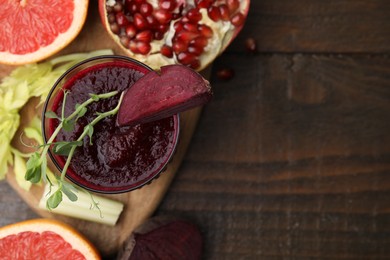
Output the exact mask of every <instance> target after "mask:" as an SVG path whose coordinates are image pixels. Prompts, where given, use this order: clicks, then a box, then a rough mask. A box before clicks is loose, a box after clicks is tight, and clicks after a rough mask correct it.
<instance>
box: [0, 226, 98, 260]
mask: <svg viewBox="0 0 390 260" xmlns="http://www.w3.org/2000/svg"><path fill="white" fill-rule="evenodd" d="M0 256H1V257H4V258H1V259H75V260H78V259H100V256H99V254H98V251H97V250H96V248H95V247H94V246H93V245H92V244H91V243H90V242H89V241H88V240H87V239H86V238H85V237H83V236H82V235H81V234H80V233H79V232H78V231H76V230H75V229H74V228H72V227H71V226H68V225H67V224H64V223H62V222H59V221H56V220H50V219H43V218H42V219H33V220H27V221H22V222H19V223H15V224H11V225H8V226H4V227H1V228H0Z"/></svg>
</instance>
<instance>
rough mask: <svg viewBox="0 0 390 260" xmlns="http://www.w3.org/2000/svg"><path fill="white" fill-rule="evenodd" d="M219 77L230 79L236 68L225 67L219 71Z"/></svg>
mask: <svg viewBox="0 0 390 260" xmlns="http://www.w3.org/2000/svg"><path fill="white" fill-rule="evenodd" d="M217 77H218V78H219V79H220V80H230V79H232V78H233V77H234V70H233V69H231V68H223V69H219V70H218V71H217Z"/></svg>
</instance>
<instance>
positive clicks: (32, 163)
mask: <svg viewBox="0 0 390 260" xmlns="http://www.w3.org/2000/svg"><path fill="white" fill-rule="evenodd" d="M117 94H118V91H112V92H108V93H103V94H90V98H89V99H88V100H86V101H85V102H84V103H82V104H77V105H76V106H75V110H74V111H73V113H71V114H70V115H69V116H65V103H66V97H67V95H68V92H67V91H65V92H64V97H63V102H62V107H61V115H60V116H58V115H57V114H56V113H55V112H54V111H47V112H46V113H45V117H46V118H53V119H57V120H59V124H58V126H57V127H56V129H55V130H54V132H53V133H52V135H51V136H50V138H49V140H48V141H47V143H46V144H45V145H43V148H42V149H41V151H40V152H39V151H36V152H34V153H33V154H32V155H31V157H30V158H29V160H28V161H27V164H26V166H27V171H26V175H25V179H26V180H28V181H30V182H32V183H38V182H40V181H41V180H43V181H45V182H46V181H47V182H48V183H49V184H50V187H52V186H54V185H53V183H52V180H51V179H50V178H49V177H48V176H47V174H46V169H47V159H46V155H47V153H48V151H49V148H50V147H52V151H53V153H55V154H58V155H62V156H66V157H67V159H66V162H65V165H64V167H63V169H62V171H61V175H60V176H59V177H56V182H57V184H58V185H56V186H57V187H58V188H57V190H56V191H55V192H54V193H53V194H52V195H50V197H49V198H48V200H47V203H46V207H47V208H48V209H49V210H50V209H54V208H56V207H57V206H58V205H59V204H60V203H61V201H62V196H63V194H65V196H66V197H68V198H69V200H71V201H76V200H77V199H78V197H77V195H76V193H77V188H76V187H74V186H73V185H72V184H70V183H68V182H66V181H65V174H66V172H67V170H68V168H69V165H70V162H71V160H72V157H73V154H74V152H75V150H76V148H77V147H80V146H82V145H83V140H84V137H85V136H88V137H89V140H90V141H89V143H90V144H92V135H93V132H94V131H93V130H94V126H95V125H96V124H97V123H98V122H99V121H101V120H102V119H104V118H106V117H109V116H112V115H115V114H117V113H118V110H119V106H120V104H121V101H122V97H123V93H122V95H121V96H120V98H119V102H118V104H117V106H116V107H115V108H114V109H112V110H110V111H107V112H102V113H100V112H97V113H96V117H95V118H94V119H93V120H92V121H91V122H90V123H89V124H87V125H86V126H85V127H84V130H83V132H82V133H81V134H80V136H79V137H78V138H77V139H76V140H73V141H62V142H55V139H56V137H57V135H58V134H59V132H60V131H61V130H64V131H72V130H73V129H74V126H75V124H76V122H77V120H78V119H79V118H81V117H83V116H84V115H85V113H86V112H87V111H88V109H87V106H88V105H89V104H91V103H93V102H97V101H99V100H101V99H107V98H110V97H113V96H115V95H117ZM91 198H92V195H91ZM92 207H93V208H97V209H98V210H100V209H99V205H98V203H96V202H95V200H94V199H93V198H92Z"/></svg>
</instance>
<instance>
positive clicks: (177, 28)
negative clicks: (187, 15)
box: [173, 21, 184, 32]
mask: <svg viewBox="0 0 390 260" xmlns="http://www.w3.org/2000/svg"><path fill="white" fill-rule="evenodd" d="M173 28H174V29H175V31H176V32H178V31H182V30H184V25H183V23H181V22H179V21H178V22H175V23H174V25H173Z"/></svg>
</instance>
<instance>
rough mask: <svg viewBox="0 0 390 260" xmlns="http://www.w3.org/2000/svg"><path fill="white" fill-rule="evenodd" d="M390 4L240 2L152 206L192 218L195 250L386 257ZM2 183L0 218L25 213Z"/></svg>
mask: <svg viewBox="0 0 390 260" xmlns="http://www.w3.org/2000/svg"><path fill="white" fill-rule="evenodd" d="M389 5H390V2H389V1H388V0H374V1H365V0H355V1H347V0H341V1H322V0H312V1H309V0H292V1H289V0H276V1H275V0H261V1H260V0H259V1H257V0H252V3H251V9H250V15H249V17H248V21H247V23H246V26H245V27H244V29H243V31H242V33H241V34H240V35H239V37H238V38H237V39H236V40H235V41H234V42H233V44H232V45H231V46H230V47H229V48H228V50H227V52H225V53H224V54H223V55H222V56H221V57H219V58H218V59H217V60H216V61H215V63H214V64H213V75H214V76H213V77H212V78H211V83H212V86H213V89H214V92H215V95H214V100H213V101H212V102H211V103H210V104H209V105H207V106H206V107H205V109H204V110H203V112H202V116H201V118H200V121H199V124H198V126H197V129H196V132H195V135H194V137H193V139H192V142H191V144H190V147H189V150H188V152H187V154H186V156H185V157H184V161H183V163H182V165H181V167H180V169H179V171H178V172H177V174H176V176H175V179H174V181H173V183H172V185H171V186H170V188H169V190H168V193H167V194H166V196H165V197H164V199H163V201H162V203H161V204H160V206H159V207H158V210H157V212H155V215H168V214H169V215H177V216H183V217H186V218H188V219H189V220H192V221H193V222H194V223H196V224H197V225H198V226H199V227H200V229H201V230H202V234H203V236H204V253H203V259H207V260H208V259H212V260H214V259H216V260H219V259H299V260H300V259H388V258H389V256H390V135H389V132H390V102H389V101H390V57H389V53H390V47H389V46H390V34H389V32H390V19H389V17H390V6H389ZM96 19H97V18H96ZM83 35H84V36H83V37H86V36H85V35H86V34H83ZM247 37H254V38H255V39H256V40H257V43H258V49H259V52H260V54H258V55H248V54H246V53H245V51H244V46H243V43H244V41H245V39H246V38H247ZM86 41H87V42H88V44H86V45H83V48H84V49H85V50H89V49H91V46H92V45H91V44H92V42H91V41H90V40H88V39H87V40H86ZM99 44H102V45H103V43H102V42H100V43H99ZM225 67H232V68H233V69H234V70H235V77H234V78H233V79H232V80H231V81H227V82H224V81H220V80H219V79H218V78H217V77H216V76H215V72H216V71H217V70H218V69H220V68H225ZM0 73H1V72H0ZM0 192H1V193H0V194H1V195H0V212H1V217H0V225H4V224H7V223H11V222H13V221H12V219H13V218H15V220H22V219H28V218H32V217H34V216H35V215H34V213H33V212H32V211H31V210H30V209H29V208H28V207H26V205H25V204H24V202H22V201H20V199H18V198H17V197H16V198H15V193H14V192H13V190H12V189H10V188H9V187H8V184H7V183H4V182H3V183H0Z"/></svg>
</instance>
